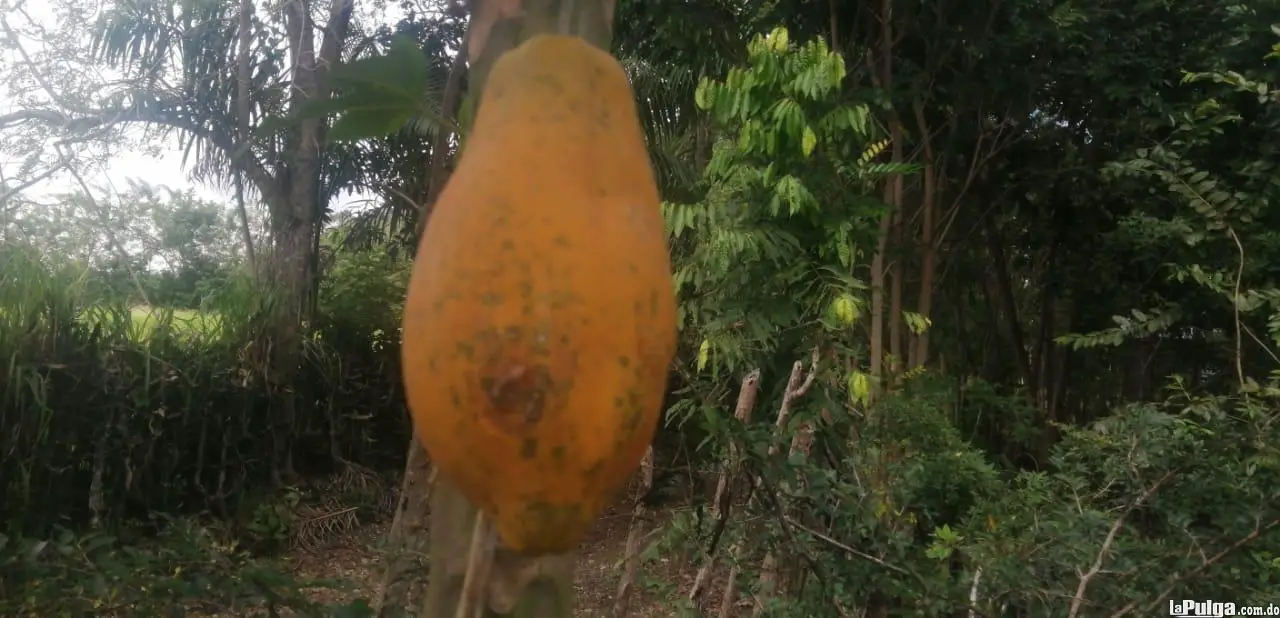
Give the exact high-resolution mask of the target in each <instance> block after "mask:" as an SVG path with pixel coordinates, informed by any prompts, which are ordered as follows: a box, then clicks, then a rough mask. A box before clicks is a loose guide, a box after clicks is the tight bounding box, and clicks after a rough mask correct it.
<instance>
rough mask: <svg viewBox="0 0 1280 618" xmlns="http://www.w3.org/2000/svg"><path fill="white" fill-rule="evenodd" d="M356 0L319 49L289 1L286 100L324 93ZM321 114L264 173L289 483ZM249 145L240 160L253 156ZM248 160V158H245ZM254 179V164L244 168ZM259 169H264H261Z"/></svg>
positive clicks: (278, 467)
mask: <svg viewBox="0 0 1280 618" xmlns="http://www.w3.org/2000/svg"><path fill="white" fill-rule="evenodd" d="M351 9H352V0H332V3H331V4H330V6H329V20H328V23H327V24H326V28H325V36H324V39H323V41H322V42H321V45H320V49H319V51H318V52H317V50H316V45H315V43H316V42H315V24H314V22H313V20H312V19H311V12H310V4H309V3H308V2H307V1H306V0H289V2H287V3H286V4H285V5H284V23H285V29H286V30H287V31H288V33H289V41H290V44H289V47H290V50H289V51H290V59H291V61H292V63H293V76H292V77H293V79H292V88H290V90H289V92H290V101H289V107H290V108H291V109H298V108H299V107H301V106H302V105H305V104H307V102H308V101H310V100H313V99H321V98H327V97H328V96H329V94H330V92H329V86H328V79H327V78H328V70H329V69H328V68H329V67H331V66H335V65H336V64H337V63H338V61H339V60H340V54H341V51H342V43H343V41H344V39H345V38H346V36H347V29H348V26H349V24H350V20H351ZM325 126H326V125H325V121H324V119H323V118H305V119H303V120H301V121H300V123H299V126H298V128H297V129H295V130H293V131H291V132H290V133H289V134H288V135H287V136H286V138H285V146H286V147H285V152H286V153H288V156H287V159H286V160H287V164H286V167H285V169H284V170H282V171H281V172H280V173H279V174H278V175H277V176H274V177H272V178H270V179H264V180H262V183H263V184H266V185H270V186H271V190H270V191H264V197H266V198H267V203H268V206H269V207H270V208H271V211H272V212H271V224H272V225H271V228H272V235H273V237H274V240H275V251H274V254H273V264H272V275H273V277H272V283H273V285H274V290H275V292H276V294H277V304H276V312H275V316H274V317H275V319H276V328H274V329H273V330H272V332H273V333H274V334H275V336H276V339H275V341H274V342H273V345H272V359H271V361H272V362H271V379H272V381H273V382H274V385H275V388H276V392H277V393H279V412H278V414H277V416H276V427H275V431H274V432H272V433H273V435H272V438H273V440H275V442H276V446H275V457H276V461H275V462H274V464H275V474H274V475H275V480H276V482H278V483H279V482H284V480H285V477H286V476H291V475H292V473H293V462H292V450H293V438H294V427H295V424H296V422H297V411H298V403H299V402H298V397H297V395H296V393H295V392H294V389H293V384H294V381H295V378H296V376H297V372H298V367H299V364H300V363H301V362H302V343H303V338H304V337H303V324H304V323H305V322H307V321H308V320H309V319H310V317H311V313H312V309H313V306H312V305H313V301H314V298H315V295H314V288H315V272H314V271H315V262H316V260H315V255H314V254H315V250H316V249H315V238H316V232H317V226H318V225H319V216H318V215H319V211H320V210H321V209H322V208H323V204H321V203H320V164H321V152H322V148H323V145H324V140H325ZM248 154H249V153H247V152H245V153H241V155H240V156H241V159H242V161H243V159H247V158H248ZM246 165H247V164H246ZM245 171H246V172H247V173H249V174H250V177H251V178H252V177H253V176H254V174H255V168H253V167H249V168H248V169H246V170H245ZM259 173H265V171H263V172H259Z"/></svg>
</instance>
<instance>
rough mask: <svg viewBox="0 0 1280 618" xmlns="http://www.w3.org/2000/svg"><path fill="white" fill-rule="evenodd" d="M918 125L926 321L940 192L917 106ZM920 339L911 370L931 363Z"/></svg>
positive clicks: (925, 337)
mask: <svg viewBox="0 0 1280 618" xmlns="http://www.w3.org/2000/svg"><path fill="white" fill-rule="evenodd" d="M915 114H916V124H917V125H918V127H919V131H920V139H921V140H922V148H923V150H924V161H923V165H922V168H923V169H922V170H921V175H922V176H923V178H922V181H923V183H924V187H923V190H922V194H921V196H920V209H921V211H922V213H921V214H922V216H921V229H920V246H921V250H922V251H923V255H922V256H921V261H920V292H919V296H918V300H917V305H916V313H919V314H920V315H921V316H924V317H925V318H931V317H932V316H933V280H934V271H935V270H936V269H937V263H938V247H937V243H936V242H935V239H934V218H935V217H936V214H937V210H938V204H937V188H936V186H935V182H934V179H935V173H936V171H935V170H936V168H935V165H934V154H933V139H932V135H931V134H930V133H929V125H928V122H927V121H926V120H925V117H924V106H923V105H921V104H920V103H918V102H917V103H916V106H915ZM930 330H932V329H925V331H924V332H922V333H920V334H919V335H917V336H916V339H915V349H914V350H913V351H912V354H911V364H910V368H911V369H914V368H916V367H920V366H923V365H924V364H926V363H928V362H929V331H930Z"/></svg>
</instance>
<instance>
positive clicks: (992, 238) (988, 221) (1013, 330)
mask: <svg viewBox="0 0 1280 618" xmlns="http://www.w3.org/2000/svg"><path fill="white" fill-rule="evenodd" d="M982 224H983V227H984V229H985V230H986V237H987V248H988V251H990V253H991V262H992V264H991V266H992V268H993V269H994V274H995V284H996V295H997V296H998V300H999V302H1000V306H1001V308H1002V310H1003V311H1004V318H1005V319H1004V322H1006V323H1007V324H1008V325H1009V327H1008V329H1009V346H1010V349H1011V351H1012V352H1013V358H1014V361H1015V362H1016V363H1017V365H1018V373H1019V375H1020V376H1021V377H1022V381H1023V392H1024V393H1025V394H1026V397H1027V402H1028V403H1029V404H1031V407H1032V408H1039V404H1038V402H1037V398H1036V393H1037V389H1038V386H1037V384H1036V376H1035V373H1034V372H1033V371H1032V368H1031V359H1030V358H1028V356H1027V345H1026V340H1025V338H1024V337H1023V334H1022V322H1021V321H1020V319H1019V316H1018V301H1017V299H1016V298H1015V297H1014V295H1013V280H1012V277H1010V276H1009V264H1008V262H1007V261H1005V254H1004V243H1003V240H1002V239H1001V238H1000V231H999V229H998V228H997V227H996V223H995V217H993V216H992V215H991V213H989V212H988V213H987V214H986V215H984V216H983V218H982Z"/></svg>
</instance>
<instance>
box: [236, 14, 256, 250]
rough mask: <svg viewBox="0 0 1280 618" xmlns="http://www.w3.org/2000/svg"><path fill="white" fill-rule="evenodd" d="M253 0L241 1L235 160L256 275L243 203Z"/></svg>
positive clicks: (239, 204)
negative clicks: (237, 160)
mask: <svg viewBox="0 0 1280 618" xmlns="http://www.w3.org/2000/svg"><path fill="white" fill-rule="evenodd" d="M252 16H253V0H241V2H240V25H239V32H238V33H237V34H238V35H239V37H240V38H239V41H237V42H238V43H239V48H238V49H237V51H236V138H237V144H236V158H237V159H240V160H241V161H240V163H239V164H238V165H237V166H236V168H237V170H236V172H235V185H236V210H237V211H238V214H239V215H240V237H241V241H242V242H243V243H244V255H245V260H247V261H248V263H249V271H250V272H257V263H258V259H257V256H256V255H255V254H254V251H253V234H252V233H251V232H250V231H249V210H248V209H247V208H246V207H245V203H244V174H243V172H241V171H239V170H240V169H243V168H244V161H243V159H244V158H245V157H247V156H248V155H249V138H250V133H249V114H250V106H249V78H250V74H249V62H250V57H249V42H250V40H251V39H252V32H251V28H252V26H253V20H252V19H251V18H252Z"/></svg>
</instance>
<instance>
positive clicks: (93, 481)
mask: <svg viewBox="0 0 1280 618" xmlns="http://www.w3.org/2000/svg"><path fill="white" fill-rule="evenodd" d="M91 279H92V273H91V272H89V271H87V270H85V269H84V268H81V267H79V266H77V265H74V264H68V263H65V262H60V261H58V260H56V259H52V258H50V257H49V256H45V255H41V254H40V253H39V252H38V251H36V250H33V249H32V248H29V247H15V246H7V247H0V359H2V362H3V363H4V365H3V368H2V369H0V517H3V518H4V519H5V520H6V521H7V522H9V525H10V527H17V528H18V529H20V530H23V531H29V532H34V531H36V530H44V529H47V527H48V526H49V525H51V524H55V523H61V524H64V525H65V524H72V525H74V524H77V523H83V522H85V521H88V520H92V519H98V520H102V519H109V518H118V517H122V516H136V515H143V514H146V513H150V512H154V511H161V512H168V513H176V512H189V511H195V510H203V509H211V510H213V511H215V512H222V513H230V512H233V511H234V509H235V508H236V507H237V504H238V502H239V501H240V500H241V499H242V498H243V496H244V495H245V492H246V491H248V490H250V489H252V488H254V487H257V486H260V485H262V484H265V483H266V482H267V481H268V479H269V478H271V476H272V472H273V471H274V470H273V468H272V465H273V461H274V459H273V455H274V453H273V451H272V449H273V444H274V440H273V439H272V438H280V437H281V436H280V435H279V434H280V433H282V432H283V433H287V434H288V435H287V436H286V437H287V438H288V440H287V441H288V442H289V443H292V444H294V445H295V448H294V452H293V457H292V461H293V462H295V463H296V465H297V467H298V471H299V472H304V473H305V472H308V471H326V470H327V469H330V468H332V467H333V466H334V465H336V464H339V463H345V462H349V461H350V462H359V463H366V464H368V465H374V466H379V467H381V466H389V465H394V460H395V458H396V457H399V456H400V453H399V452H398V451H399V450H400V449H402V448H403V445H402V442H403V440H404V439H405V438H407V426H406V423H405V422H404V418H403V411H402V410H401V409H400V408H399V404H398V401H399V400H400V398H399V396H398V392H397V389H398V383H397V382H398V381H397V379H396V378H397V375H398V368H396V367H395V366H394V365H395V355H396V351H395V350H394V349H393V348H392V349H388V348H387V347H386V346H385V345H382V346H380V347H379V349H377V350H372V349H371V348H372V347H373V346H371V345H370V342H369V339H368V338H367V337H364V338H363V339H362V338H361V337H359V336H356V337H351V336H346V335H345V334H343V333H332V332H330V333H324V332H316V333H315V334H314V335H315V336H313V337H311V338H310V339H309V341H308V343H307V345H306V348H305V350H304V362H303V366H302V367H301V369H300V372H299V377H298V379H297V381H296V382H295V383H292V384H279V383H275V382H274V381H273V380H272V379H271V378H272V376H271V375H270V373H269V371H268V369H269V366H268V364H267V359H268V358H269V354H270V351H271V349H272V345H273V342H274V337H273V333H272V331H271V329H270V321H269V319H268V318H269V316H270V314H271V304H272V299H271V297H270V295H269V294H266V293H264V292H263V290H262V289H260V287H259V286H257V285H255V283H254V282H253V281H252V280H250V279H248V278H239V279H234V280H232V281H231V282H230V283H229V284H228V285H226V286H225V287H224V288H223V289H221V290H219V291H218V292H217V294H215V295H213V296H212V297H210V298H209V299H208V301H207V303H206V306H205V307H203V308H202V310H201V311H198V312H190V311H188V312H181V311H174V310H172V309H168V308H163V307H130V306H128V305H127V304H126V303H125V302H124V301H122V300H119V299H113V298H110V297H106V296H102V295H100V294H97V293H95V292H94V291H93V290H95V289H98V288H99V287H101V286H93V285H89V284H90V283H91ZM330 287H331V288H332V286H330ZM329 295H330V296H334V295H338V296H341V290H333V289H330V290H329ZM321 304H322V305H326V304H327V305H333V306H337V307H342V306H343V305H342V303H326V302H325V299H323V298H322V303H321ZM321 313H322V316H325V315H327V314H325V313H324V310H323V309H322V312H321ZM353 321H355V322H359V320H352V319H344V318H340V317H333V316H327V317H325V318H324V319H319V320H317V322H319V323H321V324H347V323H351V322H353ZM374 327H377V328H382V329H386V330H390V329H393V328H394V325H393V324H391V323H388V324H381V325H371V326H370V328H374ZM322 328H323V327H322ZM330 341H333V342H339V343H342V342H346V343H348V344H349V345H348V347H347V349H342V348H340V347H335V345H333V344H331V343H329V342H330ZM288 392H292V393H294V394H296V396H297V400H298V402H299V414H298V415H297V417H296V419H297V420H296V421H295V423H293V424H292V426H287V427H281V426H280V423H278V422H275V421H276V418H275V417H276V415H275V414H273V411H274V410H276V409H278V408H279V405H280V401H281V398H282V396H284V395H285V394H286V393H288ZM375 438H376V440H375ZM384 445H385V446H384ZM392 445H395V446H394V447H393V446H392Z"/></svg>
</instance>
